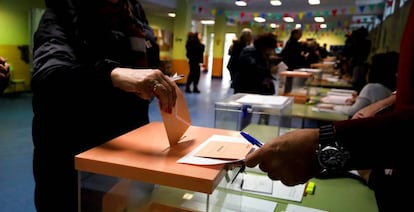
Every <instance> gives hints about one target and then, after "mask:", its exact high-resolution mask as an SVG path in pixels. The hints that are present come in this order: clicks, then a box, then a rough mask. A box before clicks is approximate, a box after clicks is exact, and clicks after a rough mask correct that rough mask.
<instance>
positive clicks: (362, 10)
mask: <svg viewBox="0 0 414 212" xmlns="http://www.w3.org/2000/svg"><path fill="white" fill-rule="evenodd" d="M358 8H359V12H361V13H363V12H364V10H365V6H364V5H361V6H359V7H358Z"/></svg>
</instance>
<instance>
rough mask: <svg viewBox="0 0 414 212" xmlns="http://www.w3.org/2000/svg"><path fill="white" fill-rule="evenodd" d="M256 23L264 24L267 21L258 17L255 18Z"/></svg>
mask: <svg viewBox="0 0 414 212" xmlns="http://www.w3.org/2000/svg"><path fill="white" fill-rule="evenodd" d="M254 21H256V22H259V23H263V22H265V21H266V19H264V18H262V17H259V16H257V17H254Z"/></svg>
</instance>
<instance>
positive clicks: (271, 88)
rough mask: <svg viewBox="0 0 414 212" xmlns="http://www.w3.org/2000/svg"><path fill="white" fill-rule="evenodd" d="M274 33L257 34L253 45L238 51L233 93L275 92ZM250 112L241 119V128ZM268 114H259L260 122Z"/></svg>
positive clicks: (269, 93)
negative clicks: (238, 56)
mask: <svg viewBox="0 0 414 212" xmlns="http://www.w3.org/2000/svg"><path fill="white" fill-rule="evenodd" d="M276 39H277V37H276V35H275V34H273V33H270V32H266V33H262V34H260V35H258V36H257V37H256V38H255V39H254V41H253V46H248V47H245V48H244V49H243V50H242V52H241V53H240V58H239V68H238V71H237V75H236V78H235V81H234V94H236V93H250V94H261V95H274V94H275V92H276V89H275V84H274V82H273V81H274V80H275V79H274V78H273V76H272V74H273V73H275V72H277V63H275V61H276V58H277V56H276V52H275V48H276V42H277V40H276ZM250 120H251V114H247V115H246V117H245V118H244V119H243V121H242V129H243V128H244V127H245V126H247V124H249V123H250ZM268 121H269V116H268V115H267V114H261V116H260V121H259V122H260V123H261V124H267V123H268Z"/></svg>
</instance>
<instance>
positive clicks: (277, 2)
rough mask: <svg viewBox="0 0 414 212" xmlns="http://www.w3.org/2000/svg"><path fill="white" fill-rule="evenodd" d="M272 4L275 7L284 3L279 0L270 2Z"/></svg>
mask: <svg viewBox="0 0 414 212" xmlns="http://www.w3.org/2000/svg"><path fill="white" fill-rule="evenodd" d="M270 4H271V5H273V6H280V5H282V2H281V1H279V0H270Z"/></svg>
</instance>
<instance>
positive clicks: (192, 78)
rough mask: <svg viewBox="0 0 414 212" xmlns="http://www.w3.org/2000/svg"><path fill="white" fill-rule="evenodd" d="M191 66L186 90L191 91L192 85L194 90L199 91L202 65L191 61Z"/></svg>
mask: <svg viewBox="0 0 414 212" xmlns="http://www.w3.org/2000/svg"><path fill="white" fill-rule="evenodd" d="M189 65H190V73H189V74H188V78H187V83H186V88H187V89H190V87H191V84H192V85H193V89H194V90H198V82H199V81H200V63H198V62H192V61H190V62H189Z"/></svg>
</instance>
